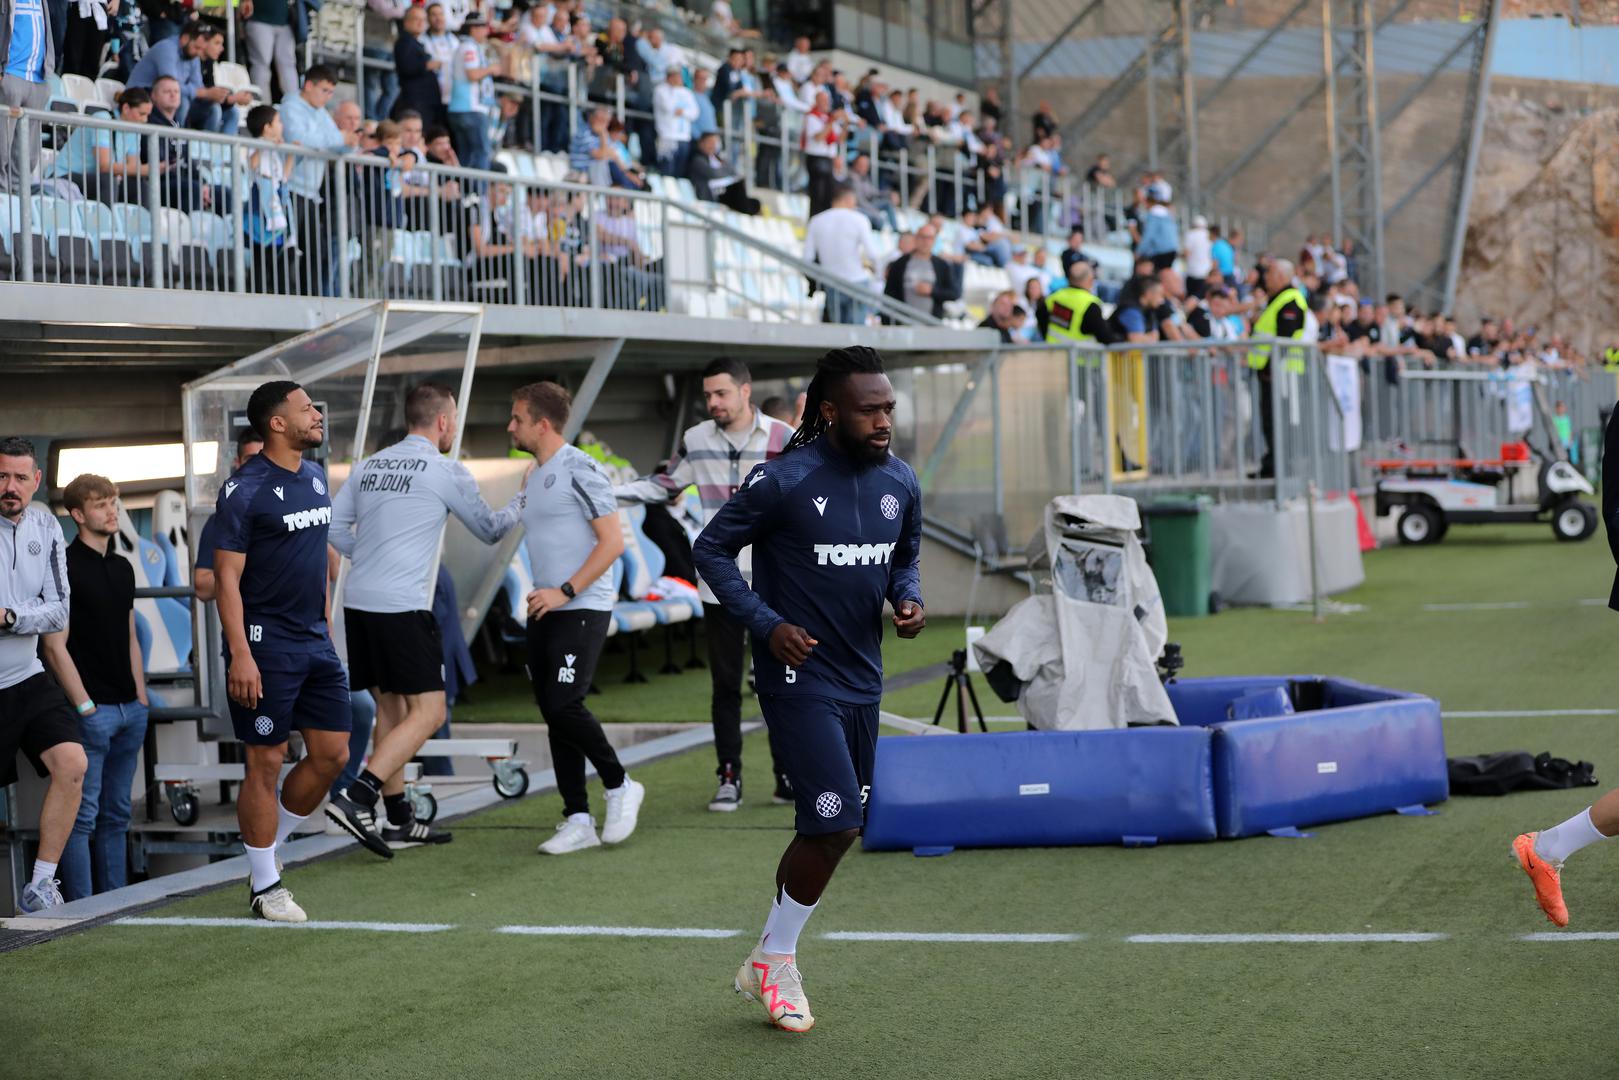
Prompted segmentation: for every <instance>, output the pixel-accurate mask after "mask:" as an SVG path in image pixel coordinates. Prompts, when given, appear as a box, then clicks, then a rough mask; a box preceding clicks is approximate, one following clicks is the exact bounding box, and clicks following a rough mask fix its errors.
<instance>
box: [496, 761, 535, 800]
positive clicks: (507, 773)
mask: <svg viewBox="0 0 1619 1080" xmlns="http://www.w3.org/2000/svg"><path fill="white" fill-rule="evenodd" d="M494 782H495V790H496V791H497V792H499V793H500V797H501V798H502V799H521V798H522V797H523V796H524V795H526V794H528V770H527V769H525V768H522V767H521V766H519V767H517V768H503V767H502V766H500V765H498V764H497V765H496V766H495V781H494Z"/></svg>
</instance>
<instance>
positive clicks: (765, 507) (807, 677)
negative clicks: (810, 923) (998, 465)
mask: <svg viewBox="0 0 1619 1080" xmlns="http://www.w3.org/2000/svg"><path fill="white" fill-rule="evenodd" d="M893 413H894V388H893V386H892V384H890V383H889V381H888V376H887V375H885V374H883V361H882V357H881V356H879V355H878V354H877V352H876V350H874V349H869V348H866V347H864V346H855V347H853V348H848V349H834V350H833V351H832V352H829V353H827V354H826V355H825V356H823V357H821V360H820V363H819V364H817V365H816V369H815V378H814V379H813V380H811V382H810V385H809V391H808V394H807V396H806V400H805V404H804V421H803V425H802V426H801V427H799V429H798V431H797V432H795V433H794V435H793V437H792V439H791V440H790V441H789V442H788V444H787V448H786V449H785V450H783V451H782V453H781V455H780V456H779V457H777V458H774V459H773V460H770V461H767V462H765V463H764V464H763V465H760V466H758V467H757V468H755V469H754V470H753V472H751V473H750V474H748V478H747V479H746V480H745V481H743V483H742V487H741V489H740V490H739V491H738V492H737V493H736V495H735V496H733V497H732V498H731V500H730V501H729V502H727V503H726V504H725V505H724V506H723V507H722V508H721V509H720V511H719V513H718V514H716V515H715V516H714V519H713V520H712V521H711V522H709V524H708V527H707V528H705V529H704V530H703V533H702V535H701V536H699V537H698V538H697V543H696V545H695V546H694V548H693V555H694V556H695V558H696V562H697V570H698V573H700V574H702V576H703V579H704V580H705V581H707V582H708V584H709V587H710V588H711V589H713V591H714V595H715V596H716V597H717V598H718V599H719V602H720V603H721V604H722V605H724V606H725V608H726V610H727V611H728V612H729V613H730V614H731V616H732V617H733V618H735V619H736V620H737V621H738V622H740V623H742V624H743V625H744V626H746V627H747V628H748V630H749V631H750V632H751V634H752V637H753V667H754V677H755V679H756V681H757V686H758V692H759V705H760V708H761V710H762V711H763V712H764V717H765V723H766V724H767V725H769V728H770V735H771V740H772V742H774V743H775V745H776V750H777V752H778V753H779V754H780V755H781V757H780V760H781V764H782V767H783V768H784V769H785V770H786V772H787V777H788V779H789V780H790V781H791V782H792V787H793V795H794V801H795V803H796V805H797V810H798V813H797V819H796V823H795V825H796V835H795V836H794V837H793V840H792V843H790V844H788V845H787V851H786V853H785V854H784V855H782V857H781V863H780V865H779V866H778V867H777V868H776V890H775V896H774V899H773V900H772V902H771V906H770V917H769V919H768V921H766V923H765V929H764V934H763V935H762V936H761V937H760V938H759V944H758V945H757V946H756V947H755V948H754V950H753V952H752V953H751V954H750V955H749V956H748V958H747V959H746V960H745V961H743V963H742V967H741V969H740V970H739V971H738V972H737V975H736V982H735V987H736V991H737V992H738V993H739V994H742V995H743V996H744V997H747V998H749V999H750V1000H751V999H754V998H757V999H758V1000H760V1001H762V1002H763V1003H764V1006H765V1009H766V1011H768V1012H769V1014H770V1019H771V1022H772V1023H774V1024H775V1025H776V1026H778V1027H781V1028H784V1029H786V1030H788V1031H808V1030H809V1029H810V1028H811V1027H813V1026H814V1024H815V1019H814V1017H813V1016H811V1015H810V1010H809V1002H808V1001H807V1000H806V999H805V997H804V984H803V980H802V979H801V978H800V977H799V973H798V966H797V964H796V963H795V962H794V957H795V955H796V953H797V951H798V936H799V933H800V932H801V931H802V930H803V928H804V923H805V922H806V921H807V920H808V919H809V917H810V915H811V913H813V912H814V910H815V905H816V903H817V902H818V901H819V900H820V899H821V894H822V892H824V891H825V889H826V886H827V882H829V881H830V880H831V878H832V873H833V871H834V870H836V869H837V865H838V861H839V860H840V859H841V858H843V853H844V852H845V851H847V850H848V849H849V845H850V844H852V843H854V841H855V838H856V837H857V836H859V835H860V828H861V825H862V823H863V822H864V819H865V802H866V797H867V795H868V794H869V793H870V790H871V774H872V764H873V762H874V760H875V758H876V753H877V703H878V701H879V700H880V699H881V697H882V689H883V662H882V637H883V605H884V603H885V602H886V603H888V604H890V605H892V607H893V610H894V614H893V616H892V618H893V622H894V628H895V630H896V632H897V633H898V634H899V636H900V637H907V638H909V637H915V636H916V635H917V634H919V633H921V632H922V627H923V625H924V622H925V619H924V616H923V613H922V591H921V576H920V573H919V571H918V558H919V555H920V552H921V546H922V493H921V491H920V489H919V488H918V487H917V483H916V474H915V473H913V472H912V471H911V468H910V466H909V465H906V464H905V463H904V462H903V461H900V460H899V459H898V458H896V457H894V456H893V455H891V454H890V453H889V444H890V443H891V442H892V441H893V433H894V423H893ZM750 544H751V545H752V546H753V588H752V589H749V588H748V585H747V583H746V582H745V581H744V580H743V579H742V575H741V573H739V572H738V570H737V568H736V556H737V553H738V552H739V551H741V550H742V549H743V548H744V547H746V546H748V545H750Z"/></svg>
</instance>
